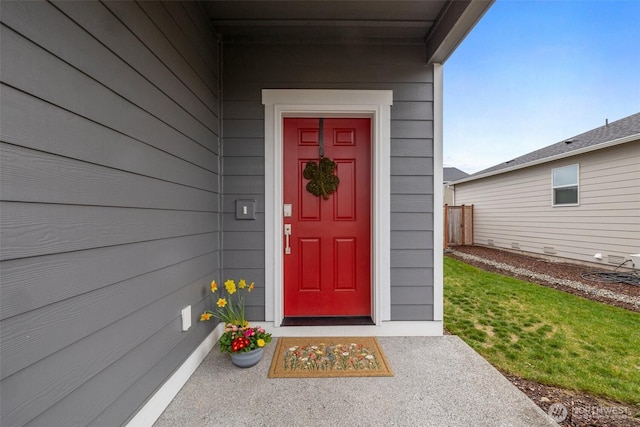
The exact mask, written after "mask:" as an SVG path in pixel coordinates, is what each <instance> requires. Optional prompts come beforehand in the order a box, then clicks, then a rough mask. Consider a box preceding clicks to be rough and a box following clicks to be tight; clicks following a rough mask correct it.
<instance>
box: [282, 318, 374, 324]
mask: <svg viewBox="0 0 640 427" xmlns="http://www.w3.org/2000/svg"><path fill="white" fill-rule="evenodd" d="M362 325H375V323H374V322H373V319H371V316H348V317H346V316H343V317H285V318H284V320H283V321H282V325H281V326H362Z"/></svg>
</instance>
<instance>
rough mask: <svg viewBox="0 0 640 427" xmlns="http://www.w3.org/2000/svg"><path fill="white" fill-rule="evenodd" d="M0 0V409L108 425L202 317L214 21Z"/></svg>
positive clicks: (176, 11)
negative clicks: (185, 315) (184, 315)
mask: <svg viewBox="0 0 640 427" xmlns="http://www.w3.org/2000/svg"><path fill="white" fill-rule="evenodd" d="M0 8H1V10H0V12H1V13H0V16H1V20H2V25H1V27H0V32H1V34H0V43H1V50H0V51H1V55H2V57H1V60H0V67H1V74H0V79H1V84H2V87H1V89H0V90H1V91H2V97H0V108H1V109H2V118H1V119H2V126H0V194H1V196H2V200H0V210H1V212H2V214H1V215H0V239H1V240H2V246H0V267H1V270H0V271H1V275H2V277H1V280H0V293H1V294H2V298H1V299H0V317H1V320H0V342H1V343H2V345H1V346H0V364H1V369H0V375H1V383H0V385H1V387H2V390H3V395H2V401H1V403H0V405H1V408H0V417H1V418H0V424H2V425H3V426H4V425H7V426H14V425H15V426H17V425H25V424H29V425H34V426H37V425H42V426H57V425H92V424H101V425H122V424H124V423H126V421H127V420H128V419H129V418H130V417H131V416H133V414H135V412H136V411H137V410H138V409H139V408H140V407H141V405H143V404H144V402H145V401H146V400H147V398H148V397H149V396H150V395H152V394H153V392H154V391H155V390H156V389H157V388H158V387H159V386H160V385H162V383H163V382H164V381H165V380H166V379H167V378H168V377H169V376H170V375H171V374H172V373H173V372H174V371H175V370H176V369H177V367H178V366H180V364H181V363H182V362H183V361H184V360H185V359H186V358H187V357H188V356H189V354H190V353H191V352H192V351H193V350H194V348H195V347H196V346H197V345H198V344H199V343H200V342H201V341H202V340H203V338H204V337H205V336H206V335H207V334H208V333H209V332H210V331H211V328H212V327H213V326H214V323H208V324H204V323H203V324H201V323H199V322H198V321H197V320H198V318H199V312H201V311H202V310H203V309H204V308H205V307H206V306H209V305H210V303H211V301H210V299H209V298H208V293H207V289H208V287H209V282H210V281H211V279H212V278H213V277H217V276H218V272H219V269H220V263H221V255H220V251H221V233H220V223H221V218H220V211H221V209H222V200H221V198H220V189H221V186H222V183H221V180H220V170H221V165H220V160H219V155H220V120H219V111H220V110H221V109H220V106H219V103H220V101H219V90H218V88H219V85H220V76H219V70H220V64H219V58H218V54H217V51H218V46H217V42H216V41H215V40H216V36H215V34H214V33H213V30H212V28H211V26H210V23H209V22H208V20H207V19H206V18H205V14H204V13H203V11H202V10H201V5H199V4H197V3H185V4H183V3H177V2H175V3H174V2H167V3H146V2H145V3H135V2H121V3H118V2H108V3H99V2H53V3H44V2H2V4H1V5H0ZM263 258H264V257H263ZM187 305H191V306H192V319H191V320H192V322H193V326H192V327H191V329H190V330H189V331H188V332H182V331H181V319H180V311H181V309H182V308H184V307H185V306H187ZM5 391H10V393H7V392H5Z"/></svg>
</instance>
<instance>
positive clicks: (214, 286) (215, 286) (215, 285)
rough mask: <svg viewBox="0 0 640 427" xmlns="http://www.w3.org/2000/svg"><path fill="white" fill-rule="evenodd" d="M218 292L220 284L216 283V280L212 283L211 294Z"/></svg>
mask: <svg viewBox="0 0 640 427" xmlns="http://www.w3.org/2000/svg"><path fill="white" fill-rule="evenodd" d="M217 290H218V284H217V283H216V281H215V279H214V280H212V281H211V292H215V291H217Z"/></svg>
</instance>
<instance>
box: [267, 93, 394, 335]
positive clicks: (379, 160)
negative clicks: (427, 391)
mask: <svg viewBox="0 0 640 427" xmlns="http://www.w3.org/2000/svg"><path fill="white" fill-rule="evenodd" d="M262 103H263V104H264V114H265V120H264V130H265V320H266V321H268V322H273V326H274V327H276V328H277V327H280V325H281V322H282V319H283V316H284V289H283V283H284V275H283V231H282V222H283V215H282V214H283V212H282V209H283V207H282V203H283V194H282V192H283V190H282V167H283V164H282V145H283V140H282V120H283V118H284V117H287V116H289V117H292V116H295V117H305V116H309V117H313V116H318V115H322V116H323V117H331V116H333V117H341V116H342V117H347V116H348V117H370V118H371V122H372V135H371V139H372V141H371V143H372V171H373V173H372V181H373V185H372V187H373V194H372V196H373V197H372V204H373V207H372V214H373V215H372V218H371V227H372V242H371V243H372V244H371V248H372V260H371V262H372V279H373V288H372V293H371V295H372V317H373V320H374V322H375V323H376V325H380V324H381V323H382V322H384V321H388V320H390V319H391V288H390V282H391V272H390V258H391V248H390V216H391V214H390V202H391V194H390V193H391V184H390V182H391V179H390V175H391V148H390V147H391V105H392V103H393V93H392V91H390V90H323V89H311V90H307V89H263V90H262Z"/></svg>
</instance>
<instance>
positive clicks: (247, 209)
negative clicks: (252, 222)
mask: <svg viewBox="0 0 640 427" xmlns="http://www.w3.org/2000/svg"><path fill="white" fill-rule="evenodd" d="M236 219H256V201H255V200H241V199H238V200H236Z"/></svg>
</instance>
